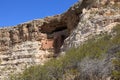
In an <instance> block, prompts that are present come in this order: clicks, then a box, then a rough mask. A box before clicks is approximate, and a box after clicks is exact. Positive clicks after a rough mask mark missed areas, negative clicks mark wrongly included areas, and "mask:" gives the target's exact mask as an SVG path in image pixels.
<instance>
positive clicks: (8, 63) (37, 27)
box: [0, 0, 120, 80]
mask: <svg viewBox="0 0 120 80" xmlns="http://www.w3.org/2000/svg"><path fill="white" fill-rule="evenodd" d="M119 5H120V2H119V0H101V1H100V2H96V3H93V1H92V0H81V1H80V2H78V3H76V4H75V5H73V6H72V7H71V8H70V9H69V10H68V11H67V12H65V13H63V14H61V15H56V16H53V17H46V18H44V19H38V20H33V21H30V22H26V23H23V24H19V25H17V26H13V27H9V28H3V29H0V79H1V80H2V79H3V78H7V77H8V75H9V74H11V73H18V72H21V71H23V70H24V69H25V68H26V67H29V66H31V65H34V64H43V63H44V62H45V61H47V60H49V59H50V58H51V57H56V56H57V55H58V53H59V52H60V51H66V50H69V49H70V48H72V47H78V46H80V45H81V44H82V43H83V42H85V41H86V40H88V39H90V38H92V37H93V36H95V35H99V34H101V33H105V32H108V33H110V32H111V29H112V28H113V27H114V26H115V25H116V24H119V23H120V7H116V6H119Z"/></svg>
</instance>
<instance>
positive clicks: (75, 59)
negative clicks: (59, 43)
mask: <svg viewBox="0 0 120 80" xmlns="http://www.w3.org/2000/svg"><path fill="white" fill-rule="evenodd" d="M113 31H114V32H115V33H116V36H114V37H112V36H110V35H105V34H104V36H103V35H102V36H101V37H100V36H99V38H93V39H91V40H89V41H87V42H86V43H85V44H83V45H82V46H80V47H78V48H76V49H75V48H72V49H71V50H69V51H68V52H66V55H65V56H62V57H60V58H58V59H51V60H50V61H48V62H46V63H45V65H43V66H41V65H37V66H32V67H30V68H28V69H26V70H25V71H24V72H23V73H22V74H19V75H16V76H17V77H15V76H12V77H11V80H63V79H65V75H67V76H69V75H70V76H72V77H76V76H78V75H79V74H80V72H79V70H78V63H80V61H81V60H82V59H83V58H85V57H89V58H91V59H96V58H97V59H102V56H101V55H102V54H105V53H107V51H108V50H109V49H110V48H111V47H112V46H114V45H118V44H120V25H117V26H116V27H115V28H114V29H113ZM119 57H120V53H119ZM113 63H114V64H115V66H119V67H120V59H119V58H118V59H116V60H114V61H113ZM113 76H114V77H115V78H116V80H117V78H119V77H120V72H119V71H117V70H115V71H113ZM65 80H68V79H65Z"/></svg>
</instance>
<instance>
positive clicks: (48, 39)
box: [0, 15, 68, 80]
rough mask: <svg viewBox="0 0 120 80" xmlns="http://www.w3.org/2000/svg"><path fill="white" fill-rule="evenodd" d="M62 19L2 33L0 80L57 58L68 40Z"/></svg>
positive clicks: (29, 23) (0, 39) (21, 26)
mask: <svg viewBox="0 0 120 80" xmlns="http://www.w3.org/2000/svg"><path fill="white" fill-rule="evenodd" d="M59 17H60V16H59V15H58V16H54V17H47V18H45V19H40V20H34V21H31V22H27V23H23V24H20V25H17V26H15V27H9V28H4V29H0V79H1V80H3V78H6V79H7V77H8V75H9V74H11V73H18V72H21V71H23V70H24V69H25V68H27V67H29V66H31V65H34V64H41V65H42V64H43V63H44V62H45V61H47V60H49V59H50V58H51V57H53V56H54V52H55V53H56V54H57V53H58V52H59V50H60V47H61V45H62V44H63V43H62V42H63V40H64V39H65V38H66V36H68V30H67V27H66V23H64V22H61V21H59ZM62 36H64V38H62Z"/></svg>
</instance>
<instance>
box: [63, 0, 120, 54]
mask: <svg viewBox="0 0 120 80" xmlns="http://www.w3.org/2000/svg"><path fill="white" fill-rule="evenodd" d="M90 1H92V0H90ZM77 6H78V5H77ZM79 16H80V17H79V23H78V24H77V27H76V28H75V29H74V30H73V31H72V32H71V34H70V36H69V37H67V39H66V40H65V41H64V44H63V46H62V47H61V50H62V51H63V52H64V51H66V50H69V49H70V48H77V47H79V46H80V45H81V44H83V43H84V42H85V41H87V40H89V39H91V38H93V37H94V36H96V35H99V34H104V33H108V34H110V33H111V30H112V29H113V27H114V26H116V25H117V24H120V1H119V0H99V1H98V2H95V3H94V4H92V5H91V6H90V8H84V9H82V13H81V14H80V15H79Z"/></svg>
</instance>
